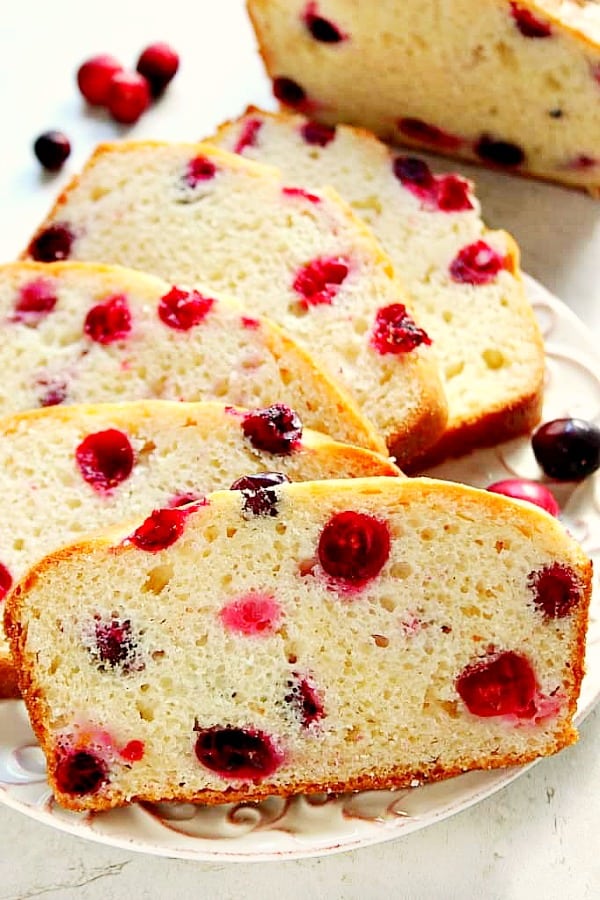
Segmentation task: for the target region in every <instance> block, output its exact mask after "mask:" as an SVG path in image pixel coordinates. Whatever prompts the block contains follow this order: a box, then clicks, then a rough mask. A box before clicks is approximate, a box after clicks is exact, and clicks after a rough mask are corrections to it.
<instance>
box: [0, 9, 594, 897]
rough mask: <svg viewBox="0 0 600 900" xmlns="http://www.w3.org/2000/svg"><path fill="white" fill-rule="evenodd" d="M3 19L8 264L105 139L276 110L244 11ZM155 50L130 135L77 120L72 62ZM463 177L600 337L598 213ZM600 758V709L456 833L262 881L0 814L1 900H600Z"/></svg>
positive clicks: (529, 264) (436, 829) (297, 867)
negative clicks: (154, 82) (49, 140)
mask: <svg viewBox="0 0 600 900" xmlns="http://www.w3.org/2000/svg"><path fill="white" fill-rule="evenodd" d="M1 12H2V14H1V17H0V102H1V114H2V120H1V129H0V162H1V165H0V260H2V261H7V260H10V259H12V258H14V256H16V254H17V253H18V252H19V251H20V250H21V249H22V248H23V247H24V246H25V245H26V243H27V241H28V238H29V237H30V235H31V232H32V231H33V229H34V227H35V226H36V224H37V223H38V222H39V221H40V219H41V218H42V216H43V215H44V213H45V212H46V211H47V209H48V208H49V206H50V204H51V202H52V200H53V198H54V196H55V194H56V193H57V192H58V190H59V189H60V188H61V187H62V186H63V185H64V184H65V183H66V182H67V180H68V179H69V177H70V176H71V175H72V174H73V173H74V172H76V171H77V169H78V168H79V167H80V166H81V164H82V163H83V161H84V160H85V159H86V157H87V156H88V154H89V152H90V150H91V149H92V147H93V146H94V145H95V143H96V142H98V141H99V140H111V139H115V138H118V137H122V136H132V137H156V138H166V139H183V140H193V139H196V138H200V137H202V136H203V135H205V134H208V133H210V132H211V130H212V129H213V128H214V126H215V125H216V124H217V123H218V122H219V121H221V120H222V119H224V118H228V117H231V116H235V115H236V114H237V113H239V112H240V111H241V110H242V109H243V107H244V106H245V105H246V104H247V103H250V102H252V103H255V104H257V105H264V106H271V105H272V101H271V96H270V91H269V86H268V83H267V81H266V78H265V77H264V75H263V72H262V67H261V64H260V61H259V59H258V56H257V54H256V51H255V46H254V39H253V35H252V33H251V30H250V28H249V25H248V23H247V20H246V16H245V12H244V9H243V2H242V0H215V2H212V0H211V2H208V0H196V2H195V3H191V2H185V0H166V2H163V3H160V4H159V3H155V4H150V3H148V2H143V0H121V2H117V0H103V2H102V3H98V4H93V5H92V4H89V3H85V2H82V0H79V2H74V0H50V2H44V0H11V2H10V3H9V2H8V0H6V2H5V3H3V4H2V11H1ZM154 40H166V41H169V42H171V43H172V44H173V45H174V46H175V47H176V48H177V49H178V51H179V52H180V55H181V59H182V66H181V70H180V73H179V74H178V76H177V78H176V80H175V81H174V82H173V84H172V86H171V88H170V89H169V91H168V93H167V94H166V95H165V97H164V99H163V100H162V101H161V102H160V103H159V104H157V105H156V106H155V107H154V108H153V109H152V110H151V111H150V112H149V113H148V114H147V115H146V116H144V117H143V118H142V120H141V121H140V122H139V123H138V124H137V125H136V126H135V127H133V128H124V127H121V126H118V125H115V124H114V123H112V122H111V121H109V120H108V119H107V118H105V117H104V116H103V115H102V114H98V113H96V112H91V111H89V110H88V109H86V108H85V106H84V104H83V103H82V101H81V99H80V97H79V94H78V92H77V90H76V87H75V83H74V76H75V71H76V68H77V66H78V64H79V63H80V62H82V61H83V60H84V59H85V58H86V57H87V56H89V55H92V54H94V53H99V52H110V53H113V54H115V55H116V56H118V57H119V58H121V59H122V61H123V62H124V63H131V64H133V63H134V61H135V59H136V57H137V54H138V52H139V50H140V49H141V48H142V47H143V46H145V45H146V44H147V43H150V42H152V41H154ZM49 128H59V129H62V130H64V131H66V132H67V134H68V135H69V136H70V138H71V140H72V143H73V153H72V156H71V158H70V160H69V161H68V163H67V164H66V166H65V168H64V170H63V172H61V173H60V174H59V175H58V176H53V177H48V176H44V175H43V174H41V171H40V168H39V166H38V165H37V162H36V160H35V159H34V157H33V154H32V151H31V145H32V142H33V140H34V139H35V137H36V136H37V135H38V134H39V133H41V132H42V131H45V130H47V129H49ZM446 165H447V164H446ZM443 166H444V164H443V163H442V166H441V168H443ZM438 167H439V168H440V165H439V163H438ZM462 168H463V170H464V171H467V173H468V174H470V175H472V176H475V177H476V179H477V182H478V193H479V196H480V198H481V200H482V203H483V209H484V213H485V217H486V219H487V221H488V223H489V224H490V225H493V226H496V227H503V228H506V229H507V230H509V231H511V232H512V233H513V234H514V235H515V237H516V238H517V240H518V241H519V243H520V245H521V248H522V254H523V267H524V269H525V270H526V271H528V272H529V273H530V274H531V275H533V276H535V277H536V278H538V279H539V280H540V281H541V282H542V283H543V284H544V285H545V286H546V287H548V288H549V289H550V290H551V291H553V292H554V293H555V294H556V295H557V296H558V297H560V298H561V299H562V300H564V301H565V302H566V303H567V304H568V305H569V306H570V307H571V308H572V309H573V310H574V311H575V312H576V313H577V315H578V316H579V317H580V318H581V319H582V320H583V321H584V322H585V323H586V324H587V325H588V326H589V328H590V331H591V332H592V333H595V334H596V335H599V336H600V277H599V274H600V203H594V202H593V201H592V200H591V199H589V198H588V197H586V196H584V195H582V194H577V193H574V192H570V191H566V190H563V189H561V188H557V187H552V186H548V185H542V184H534V183H529V182H526V181H521V180H518V179H513V178H510V177H504V176H502V175H497V174H495V173H490V172H481V171H479V170H473V169H471V170H468V169H467V167H462ZM599 356H600V353H599ZM599 747H600V710H598V709H597V710H596V712H595V713H592V715H591V716H590V717H589V719H588V720H587V721H586V722H585V724H584V726H583V728H582V733H581V740H580V742H579V744H577V745H576V746H575V747H572V748H570V749H569V750H567V751H564V752H563V753H562V754H560V755H559V756H557V757H554V758H552V759H548V760H544V761H543V762H541V763H540V764H538V765H537V766H535V767H534V768H533V769H531V770H530V771H528V772H527V773H526V774H525V775H524V776H522V777H521V778H519V779H518V780H517V781H515V782H513V784H512V785H510V786H509V787H508V788H505V789H504V790H503V791H502V792H500V793H499V794H496V795H495V796H493V797H491V798H489V799H488V800H486V801H484V802H483V803H481V804H479V805H478V806H476V807H473V808H471V809H469V810H467V811H465V812H463V813H461V814H460V815H458V816H455V817H454V818H452V819H449V820H447V821H445V822H442V823H439V824H437V825H434V826H431V827H429V828H427V829H425V830H423V831H420V832H417V833H415V834H412V835H408V836H406V837H403V838H401V839H398V840H396V841H393V842H391V843H387V844H382V845H379V846H375V847H370V848H365V849H362V850H358V851H353V852H350V853H345V854H342V855H338V856H332V857H328V858H325V859H308V860H300V861H290V862H285V863H267V864H263V865H262V866H258V865H253V864H241V865H232V864H230V865H225V864H209V863H197V862H187V861H180V860H169V859H162V858H153V857H148V856H143V855H140V854H132V853H128V852H126V851H124V850H119V849H113V848H111V847H106V846H101V845H98V844H94V843H91V842H87V841H83V840H80V839H78V838H74V837H71V836H68V835H66V834H63V833H60V832H58V831H54V830H52V829H50V828H48V827H46V826H43V825H40V824H38V823H36V822H34V821H32V820H30V819H28V818H27V817H25V816H22V815H20V814H19V813H16V812H14V811H13V810H10V809H7V808H5V807H1V806H0V900H25V898H29V897H36V896H38V895H44V896H48V897H52V898H54V897H56V898H63V897H64V898H71V897H73V898H75V897H76V898H81V900H84V898H86V900H87V898H90V900H92V898H93V900H95V898H102V900H105V898H106V900H108V898H113V897H119V898H120V897H134V898H136V900H137V898H143V897H161V898H162V897H164V898H171V897H179V896H185V897H205V896H206V897H209V896H211V897H217V898H230V897H231V898H234V897H235V898H237V897H261V898H264V900H270V898H307V897H327V898H338V897H340V898H378V897H382V898H383V897H388V896H391V897H401V898H403V900H421V898H444V900H453V898H460V900H470V898H485V900H495V898H498V900H516V898H523V900H525V898H527V900H532V898H533V900H537V898H544V900H553V898H561V900H571V898H573V900H584V898H592V897H594V898H597V897H600V753H599V752H598V748H599Z"/></svg>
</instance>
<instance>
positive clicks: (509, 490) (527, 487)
mask: <svg viewBox="0 0 600 900" xmlns="http://www.w3.org/2000/svg"><path fill="white" fill-rule="evenodd" d="M488 491H492V493H494V494H504V496H505V497H515V498H516V499H517V500H527V501H528V502H529V503H534V504H535V505H536V506H539V507H541V508H542V509H545V510H546V512H549V513H550V515H551V516H558V515H560V506H559V505H558V503H557V502H556V498H555V497H554V494H553V493H552V492H551V491H549V490H548V488H547V487H545V486H544V485H543V484H540V483H539V482H538V481H527V480H525V479H524V478H505V479H504V480H503V481H495V482H494V484H490V486H489V487H488Z"/></svg>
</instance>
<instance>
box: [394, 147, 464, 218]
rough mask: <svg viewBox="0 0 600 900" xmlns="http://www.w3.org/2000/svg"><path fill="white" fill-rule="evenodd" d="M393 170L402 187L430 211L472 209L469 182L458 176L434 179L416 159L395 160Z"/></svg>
mask: <svg viewBox="0 0 600 900" xmlns="http://www.w3.org/2000/svg"><path fill="white" fill-rule="evenodd" d="M393 170H394V175H395V176H396V178H398V179H399V181H401V182H402V184H403V185H404V187H405V188H407V189H408V190H409V191H411V193H413V194H415V196H417V197H419V199H421V200H423V201H424V202H425V204H426V206H427V207H429V208H431V209H439V210H442V211H443V212H464V211H466V210H468V209H473V204H472V202H471V199H470V197H469V182H468V181H467V180H466V179H465V178H461V176H460V175H433V173H432V171H431V169H430V168H429V166H428V165H427V163H426V162H425V161H424V160H422V159H419V158H418V157H416V156H397V157H396V158H395V159H394V162H393Z"/></svg>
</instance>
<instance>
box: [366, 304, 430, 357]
mask: <svg viewBox="0 0 600 900" xmlns="http://www.w3.org/2000/svg"><path fill="white" fill-rule="evenodd" d="M371 343H372V345H373V346H374V347H375V349H376V350H377V351H378V352H379V353H382V354H385V353H395V354H398V353H410V352H411V350H415V349H416V348H417V347H420V346H421V344H431V338H430V337H429V335H428V334H427V332H425V331H423V329H422V328H419V326H418V325H416V324H415V322H414V321H413V319H412V318H411V317H410V316H409V314H408V313H407V312H406V307H405V306H404V305H403V304H402V303H392V304H390V306H384V307H382V308H381V309H378V310H377V315H376V317H375V327H374V329H373V335H372V337H371Z"/></svg>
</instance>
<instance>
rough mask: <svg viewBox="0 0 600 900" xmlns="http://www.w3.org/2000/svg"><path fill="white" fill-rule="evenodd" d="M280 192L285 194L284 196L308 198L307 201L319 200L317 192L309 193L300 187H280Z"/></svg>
mask: <svg viewBox="0 0 600 900" xmlns="http://www.w3.org/2000/svg"><path fill="white" fill-rule="evenodd" d="M281 193H282V194H285V196H286V197H302V199H303V200H308V202H309V203H320V202H321V198H320V197H319V196H318V195H317V194H311V193H310V191H306V190H304V188H300V187H283V188H281Z"/></svg>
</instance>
